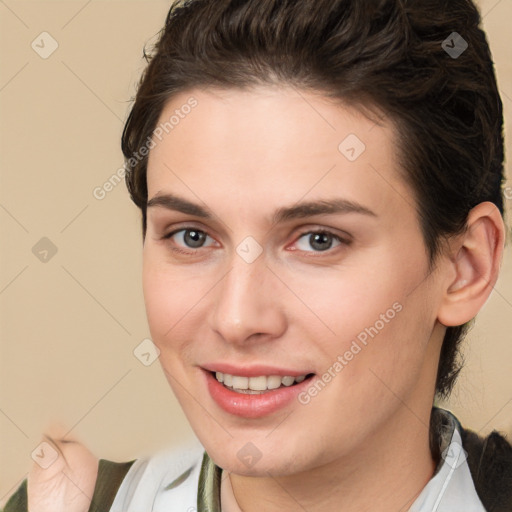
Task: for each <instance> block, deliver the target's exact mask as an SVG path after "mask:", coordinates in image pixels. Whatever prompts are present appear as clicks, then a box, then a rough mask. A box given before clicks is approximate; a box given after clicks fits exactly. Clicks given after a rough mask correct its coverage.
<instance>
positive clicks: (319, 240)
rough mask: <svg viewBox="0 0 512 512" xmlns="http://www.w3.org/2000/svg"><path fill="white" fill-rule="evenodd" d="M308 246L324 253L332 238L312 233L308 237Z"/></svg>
mask: <svg viewBox="0 0 512 512" xmlns="http://www.w3.org/2000/svg"><path fill="white" fill-rule="evenodd" d="M310 244H311V247H313V248H314V249H317V250H318V251H326V250H327V249H329V248H330V247H331V245H332V237H331V235H329V234H328V233H314V234H312V235H311V236H310Z"/></svg>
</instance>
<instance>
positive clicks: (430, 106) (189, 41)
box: [122, 0, 504, 397]
mask: <svg viewBox="0 0 512 512" xmlns="http://www.w3.org/2000/svg"><path fill="white" fill-rule="evenodd" d="M480 21H481V20H480V15H479V13H478V11H477V9H476V7H475V5H474V4H473V3H472V2H471V1H470V0H449V1H447V0H190V1H185V2H179V3H176V4H175V5H173V6H172V7H171V9H170V11H169V14H168V16H167V20H166V23H165V26H164V28H163V29H162V31H161V33H160V35H159V40H158V43H157V44H156V45H155V48H154V50H153V52H152V53H151V55H149V56H148V55H146V53H145V56H146V58H147V60H148V62H149V65H148V66H147V67H146V69H145V71H144V73H143V76H142V78H141V81H140V84H139V87H138V92H137V95H136V99H135V103H134V105H133V107H132V109H131V111H130V114H129V117H128V119H127V122H126V126H125V128H124V132H123V136H122V149H123V153H124V156H125V158H126V170H127V174H126V184H127V187H128V190H129V192H130V195H131V198H132V200H133V201H134V202H135V204H136V205H137V206H138V207H139V208H140V209H141V211H142V230H143V237H145V233H146V205H147V201H148V192H147V182H146V170H147V156H146V155H144V156H141V154H140V149H141V147H143V146H144V144H147V142H146V141H148V140H149V139H148V138H150V137H151V136H152V133H153V131H154V130H155V128H156V125H157V122H158V120H159V117H160V114H161V112H162V110H163V108H164V106H165V103H166V102H167V101H168V100H169V99H170V98H171V97H172V96H173V95H175V94H176V93H178V92H183V91H186V90H190V89H192V88H196V87H204V88H206V87H220V88H243V87H248V86H251V85H257V84H274V83H282V84H288V85H293V86H295V87H297V88H300V89H303V90H310V91H311V90H312V91H318V92H320V93H322V94H325V95H326V96H329V97H332V98H337V99H340V100H342V101H346V102H348V103H350V104H355V105H360V106H361V108H362V109H368V108H369V109H372V108H376V109H377V110H378V111H380V112H383V113H384V114H385V115H386V116H387V117H389V119H390V121H391V123H392V124H393V125H394V126H395V127H396V128H397V132H398V140H397V146H398V147H397V150H398V155H399V158H400V162H401V167H402V171H403V174H404V178H405V180H406V181H407V182H408V183H409V184H410V185H411V187H412V190H413V191H414V193H415V197H416V202H417V210H418V217H419V220H420V224H421V229H422V233H423V236H424V240H425V246H426V249H427V251H428V253H429V256H430V261H431V264H435V259H436V256H437V255H438V254H439V251H440V248H441V247H442V241H443V239H446V237H448V236H450V235H454V234H458V233H461V232H463V231H464V229H465V226H466V221H467V216H468V213H469V211H470V209H471V208H472V207H474V206H476V205H477V204H478V203H481V202H483V201H491V202H493V203H494V204H495V205H496V206H497V207H498V208H499V210H500V212H501V213H502V214H503V199H502V183H503V157H504V155H503V114H502V103H501V99H500V96H499V93H498V88H497V84H496V78H495V73H494V66H493V62H492V58H491V54H490V50H489V46H488V44H487V40H486V36H485V33H484V32H483V30H482V29H481V28H480ZM454 32H455V33H457V34H454ZM465 44H467V48H466V49H465V50H464V48H465ZM454 48H455V50H458V51H457V52H455V50H453V49H454ZM451 50H453V51H451ZM454 52H455V53H454ZM461 52H462V53H461ZM467 328H468V324H466V325H463V326H459V327H448V328H447V330H446V335H445V338H444V341H443V347H442V351H441V358H440V363H439V369H438V375H437V382H436V392H437V395H438V396H444V397H446V396H448V395H449V393H450V391H451V389H452V387H453V384H454V382H455V379H456V377H457V375H458V373H459V371H460V368H461V365H462V360H461V358H460V356H459V355H458V354H459V349H458V347H459V344H460V341H461V340H462V339H463V337H464V334H465V333H466V331H467Z"/></svg>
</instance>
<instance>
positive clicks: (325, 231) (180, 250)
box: [162, 226, 351, 257]
mask: <svg viewBox="0 0 512 512" xmlns="http://www.w3.org/2000/svg"><path fill="white" fill-rule="evenodd" d="M182 231H196V232H198V233H202V234H205V235H206V236H207V237H210V235H208V233H207V232H206V231H203V230H201V229H197V228H195V227H193V226H189V227H182V228H180V229H176V230H174V231H171V232H170V233H168V234H167V235H164V236H163V237H162V239H163V240H170V239H171V238H172V237H173V236H174V235H176V234H177V233H180V232H182ZM306 235H310V236H311V235H329V236H331V237H332V238H333V239H334V240H336V241H338V242H339V243H340V245H339V246H336V247H340V246H342V245H344V246H348V245H350V244H351V240H349V239H345V238H342V237H341V236H340V235H337V234H336V233H333V232H332V231H329V230H328V229H318V230H309V231H304V232H303V233H300V234H299V236H298V237H297V239H296V241H295V242H294V243H297V242H298V241H299V240H300V239H301V238H303V237H304V236H306ZM210 238H212V237H210ZM336 247H334V248H332V247H331V248H329V249H326V250H325V251H302V252H305V253H313V254H319V255H323V254H332V253H333V251H334V250H335V249H336ZM203 248H204V247H199V248H197V249H192V248H189V249H188V250H185V249H184V248H183V247H171V249H172V250H173V251H175V252H178V253H180V254H185V255H189V256H194V255H196V254H197V252H198V251H200V250H201V249H203ZM299 251H300V249H299ZM308 257H317V256H308Z"/></svg>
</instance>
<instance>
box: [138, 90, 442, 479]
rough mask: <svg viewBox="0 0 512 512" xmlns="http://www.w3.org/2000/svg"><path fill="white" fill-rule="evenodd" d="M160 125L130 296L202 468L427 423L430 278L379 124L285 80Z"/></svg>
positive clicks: (432, 338) (385, 128)
mask: <svg viewBox="0 0 512 512" xmlns="http://www.w3.org/2000/svg"><path fill="white" fill-rule="evenodd" d="M186 105H193V107H191V108H187V107H185V106H186ZM172 116H175V117H176V119H179V121H178V122H176V119H174V122H173V121H171V124H169V120H170V119H171V118H172ZM166 122H167V123H168V124H167V127H166V129H160V130H158V128H157V131H155V134H158V136H154V137H153V144H152V149H151V151H150V155H149V162H148V175H147V183H148V199H149V204H148V211H147V234H146V238H145V242H144V253H143V261H144V265H143V287H144V296H145V302H146V309H147V316H148V322H149V326H150V331H151V335H152V339H153V341H154V343H155V344H156V345H157V346H158V348H159V349H160V363H161V365H162V367H163V369H164V372H165V375H166V377H167V379H168V381H169V383H170V385H171V387H172V389H173V391H174V393H175V394H176V396H177V398H178V400H179V402H180V404H181V406H182V407H183V410H184V412H185V414H186V415H187V418H188V419H189V421H190V424H191V426H192V428H193V429H194V431H195V433H196V435H197V436H198V438H199V439H200V441H201V442H202V443H203V445H204V446H205V448H206V450H207V451H208V453H209V454H210V456H211V457H212V458H213V460H214V461H215V462H216V464H218V465H219V466H221V467H223V468H225V469H227V470H229V471H233V472H235V473H239V474H245V475H264V474H266V472H267V471H270V472H271V473H272V474H273V475H288V474H294V473H298V472H300V471H305V470H308V469H312V468H315V467H319V466H322V465H326V464H331V463H335V462H336V461H338V460H341V459H342V458H343V457H350V456H351V455H353V454H355V453H361V452H362V451H364V450H370V449H371V446H372V444H373V443H375V442H376V440H377V439H378V438H379V436H381V438H382V436H384V433H385V432H388V433H389V431H391V430H390V429H391V428H395V427H396V422H397V418H399V417H400V418H401V421H402V423H403V422H404V421H416V422H417V421H418V420H417V418H414V414H413V412H414V411H415V410H416V411H415V412H416V413H417V414H418V415H422V414H423V413H422V412H421V411H424V410H428V412H430V406H431V404H432V395H433V390H434V384H435V373H436V365H437V358H438V355H439V345H440V340H441V338H442V332H440V331H439V324H438V322H436V311H437V308H438V307H439V302H440V298H439V297H440V292H439V290H440V284H439V283H440V279H439V278H438V276H437V274H436V271H434V272H433V273H429V271H428V267H429V266H428V257H427V252H426V249H425V245H424V242H423V239H422V235H421V231H420V226H419V222H418V218H417V213H416V209H415V200H414V198H413V193H412V191H411V190H410V189H409V187H408V186H407V185H406V183H405V182H404V180H403V178H402V177H401V175H400V170H399V167H398V163H397V156H396V146H395V142H394V141H395V134H394V132H393V127H392V126H391V125H390V124H386V122H384V123H380V124H376V123H375V122H373V121H372V120H370V119H369V118H367V117H365V116H364V115H362V114H361V113H359V112H358V111H357V110H355V109H353V108H349V107H348V106H347V105H343V104H341V103H340V102H337V103H335V102H333V101H329V100H328V99H327V98H325V97H322V96H321V95H316V94H313V93H310V92H304V91H302V92H300V93H299V92H298V91H296V90H293V89H290V88H286V87H280V88H278V87H272V88H271V87H260V88H255V89H252V90H250V91H248V90H247V91H241V90H227V91H215V90H192V91H189V92H187V93H181V94H180V95H178V96H175V97H173V98H172V99H171V100H170V102H169V103H168V104H167V105H166V108H165V109H164V111H163V112H162V115H161V118H160V122H159V126H160V127H162V126H164V123H166ZM215 375H217V376H218V377H219V379H220V380H224V383H220V382H218V380H217V379H216V377H215ZM285 377H286V378H285ZM304 377H305V378H304ZM293 378H295V379H293ZM292 382H293V384H292ZM248 386H249V389H247V387H248ZM233 387H234V388H237V389H235V390H233V389H232V388H233ZM244 388H245V389H244ZM251 388H252V389H251ZM269 388H270V389H269ZM263 389H265V390H263ZM404 403H405V404H409V405H408V407H404V405H403V404H404ZM411 411H413V412H411ZM404 418H408V419H407V420H405V419H404ZM426 421H428V416H427V417H426ZM250 457H253V458H254V460H256V461H257V463H251V462H250V460H252V459H250Z"/></svg>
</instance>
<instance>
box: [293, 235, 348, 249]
mask: <svg viewBox="0 0 512 512" xmlns="http://www.w3.org/2000/svg"><path fill="white" fill-rule="evenodd" d="M348 243H349V242H348V241H347V240H343V239H342V238H341V237H339V236H338V235H335V234H334V233H331V232H329V231H309V232H307V233H304V234H303V235H302V236H300V237H299V238H298V240H297V242H296V244H295V245H296V246H297V248H298V249H299V250H301V251H307V252H325V251H328V250H329V249H332V248H333V247H337V246H339V245H342V244H348ZM311 248H313V251H311Z"/></svg>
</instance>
